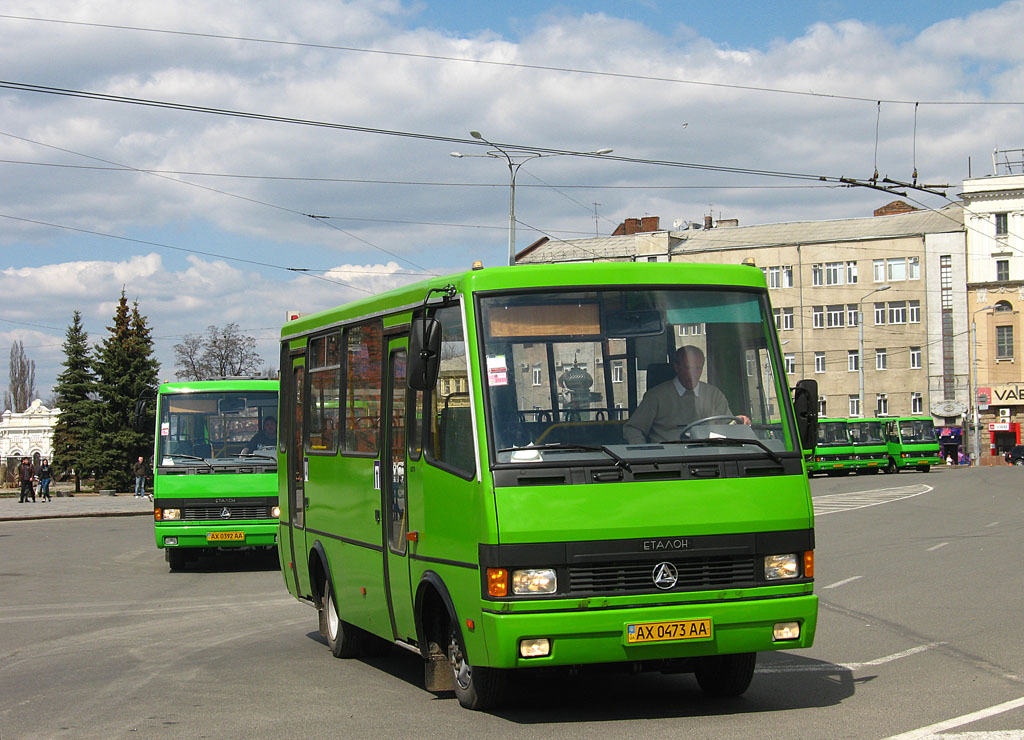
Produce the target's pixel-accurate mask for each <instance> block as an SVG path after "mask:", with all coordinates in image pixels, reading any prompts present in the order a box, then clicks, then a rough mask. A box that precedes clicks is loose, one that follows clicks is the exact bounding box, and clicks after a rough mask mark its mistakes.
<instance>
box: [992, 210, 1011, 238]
mask: <svg viewBox="0 0 1024 740" xmlns="http://www.w3.org/2000/svg"><path fill="white" fill-rule="evenodd" d="M1008 215H1009V214H1006V213H997V214H995V216H996V236H1006V235H1007V234H1009V233H1010V229H1009V219H1008V218H1007V216H1008Z"/></svg>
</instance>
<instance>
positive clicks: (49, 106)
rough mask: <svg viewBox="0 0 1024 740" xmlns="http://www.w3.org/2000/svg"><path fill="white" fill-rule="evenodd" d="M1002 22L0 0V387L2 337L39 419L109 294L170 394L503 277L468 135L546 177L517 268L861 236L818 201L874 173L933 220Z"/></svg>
mask: <svg viewBox="0 0 1024 740" xmlns="http://www.w3.org/2000/svg"><path fill="white" fill-rule="evenodd" d="M506 6H507V7H506ZM1022 26H1024V1H1021V0H1014V1H1013V2H1005V3H997V2H975V3H969V4H968V3H956V4H954V3H951V2H935V1H932V2H916V1H912V2H904V3H891V2H889V3H882V2H875V1H873V0H866V1H862V2H842V1H839V0H835V1H828V2H815V1H813V0H791V1H790V2H785V3H767V2H764V3H750V2H732V1H727V2H718V3H697V2H692V3H690V2H674V3H670V2H663V1H661V0H646V1H644V2H621V3H615V2H607V1H594V0H589V1H588V2H586V3H583V2H575V1H574V0H572V1H569V2H561V3H559V2H555V3H548V2H544V3H542V2H538V1H536V0H520V2H517V3H515V4H511V3H509V4H502V3H480V2H438V1H436V0H419V1H416V0H406V1H403V0H376V1H361V0H322V1H320V0H295V1H294V2H290V3H279V2H271V1H269V0H267V1H264V0H245V1H243V0H233V1H232V0H225V1H224V2H220V3H207V2H202V1H200V0H161V1H160V2H157V1H156V0H88V2H81V0H8V2H5V3H4V5H3V9H2V13H0V38H2V39H3V43H2V44H0V69H2V70H3V72H2V73H0V78H2V81H0V384H2V385H4V386H5V387H6V384H5V381H6V380H7V377H6V368H7V363H6V362H5V358H6V356H7V353H8V352H9V350H10V347H11V345H12V343H14V342H16V341H20V342H22V343H23V345H24V347H25V351H26V354H27V355H28V357H29V358H30V359H32V360H34V361H35V363H36V387H37V395H38V396H39V397H41V398H43V399H44V400H47V399H48V398H49V396H50V389H51V387H52V385H53V383H54V381H55V378H56V376H57V374H58V373H59V372H60V371H61V361H62V359H63V352H62V349H61V345H62V343H63V341H64V333H65V331H66V328H67V326H68V325H69V324H70V322H71V317H72V313H73V312H74V311H75V310H78V311H81V313H82V317H83V321H84V324H85V328H86V330H87V331H88V332H89V335H90V340H91V341H92V342H98V341H100V340H101V339H103V338H104V337H105V336H106V335H107V329H106V327H107V326H108V325H109V324H110V323H111V319H112V317H113V313H114V308H115V305H116V303H117V300H118V299H119V297H120V294H121V291H122V290H124V292H125V294H126V296H127V297H128V299H129V300H131V301H137V302H138V305H139V308H140V311H141V312H142V313H143V314H144V315H146V316H147V318H148V321H149V324H150V326H151V328H152V330H153V335H154V337H155V339H156V343H155V350H156V355H157V358H158V359H159V361H160V362H161V366H162V367H161V372H160V377H161V379H163V380H173V379H174V377H175V376H174V373H175V369H176V368H175V364H174V352H173V346H174V345H175V344H176V343H178V342H180V341H181V340H182V338H183V337H184V336H185V335H186V334H201V333H204V332H205V331H206V329H207V327H208V326H211V325H216V326H223V325H225V324H228V323H235V324H237V325H238V326H239V328H240V329H241V330H242V331H243V332H244V333H246V334H248V335H251V336H254V337H256V338H257V342H258V351H259V352H260V354H261V355H262V357H263V359H264V360H265V362H266V364H267V365H268V366H269V367H271V368H276V364H277V347H276V341H277V337H278V336H279V334H280V327H281V324H282V323H283V321H284V319H285V316H286V314H287V312H289V311H302V312H312V311H319V310H322V309H325V308H329V307H330V306H333V305H338V304H341V303H344V302H346V301H349V300H354V299H357V298H360V297H363V296H365V295H367V294H368V293H373V292H378V291H382V290H387V289H389V288H392V287H395V286H397V285H401V284H404V283H408V282H411V281H416V280H420V279H423V278H425V277H427V276H429V275H435V274H445V273H448V272H455V271H460V270H463V269H466V268H468V267H469V266H470V265H471V264H472V262H473V261H474V260H481V261H482V262H483V263H484V265H485V266H497V265H502V264H505V263H506V261H507V253H508V221H509V194H510V190H509V170H508V167H507V163H506V162H505V160H504V159H499V158H494V157H488V156H487V153H488V152H489V151H490V152H492V153H494V152H495V150H494V149H493V148H491V147H489V146H488V145H486V144H485V143H484V142H482V141H479V140H477V139H475V138H473V137H472V136H471V135H470V133H469V132H470V131H477V132H480V133H481V135H482V136H483V137H484V138H485V139H486V140H487V141H488V142H491V143H493V144H497V145H499V146H501V147H502V148H505V149H508V148H509V147H516V146H519V147H527V148H537V149H541V150H548V151H552V152H563V153H562V154H560V155H558V156H544V157H539V158H536V159H533V160H531V161H529V162H528V163H526V164H524V165H523V167H522V168H521V169H520V170H519V172H518V175H517V179H516V189H515V197H516V221H517V226H516V246H517V249H522V248H524V247H525V246H527V245H528V244H530V243H531V242H533V241H534V240H536V239H538V238H540V237H541V236H548V237H549V238H552V239H558V238H573V237H578V236H592V235H594V234H600V235H607V234H609V233H611V231H612V230H613V229H614V228H615V226H616V225H618V224H619V223H620V222H621V221H622V220H623V219H625V218H631V217H640V216H646V215H653V216H658V217H660V219H661V224H662V226H663V227H666V228H671V227H672V226H673V225H674V224H675V223H677V222H678V223H679V224H684V223H686V222H689V221H698V222H702V221H703V218H704V216H705V215H706V214H710V215H712V216H713V217H714V218H715V219H718V218H736V219H739V222H740V224H742V225H750V224H758V223H772V222H777V221H802V220H824V219H835V218H853V217H862V216H868V215H870V214H871V213H872V211H873V210H874V209H875V208H878V207H880V206H882V205H884V204H886V203H888V202H889V201H891V200H894V199H895V198H896V196H893V195H891V194H889V193H883V192H878V191H874V190H869V189H865V188H848V187H837V186H836V185H835V184H834V179H835V178H838V177H851V178H858V179H867V178H869V177H871V176H872V174H873V172H874V171H875V170H876V169H877V171H878V172H879V175H880V176H882V177H885V176H888V177H891V178H893V179H896V180H900V181H909V180H911V179H912V177H913V172H914V170H915V168H916V170H917V172H918V182H920V183H924V184H929V185H939V186H942V187H939V188H936V190H938V191H940V192H941V193H944V195H939V194H929V193H925V192H921V191H916V190H915V191H911V192H910V193H909V196H910V198H911V199H912V200H911V201H910V202H912V203H913V204H914V205H916V206H918V207H925V208H937V207H941V206H942V205H945V204H946V203H948V202H949V200H950V199H956V198H957V195H958V193H959V191H960V186H961V183H962V181H963V179H964V178H965V177H968V176H969V175H973V176H975V177H979V176H984V175H988V174H992V151H993V149H1013V148H1021V147H1024V126H1022V123H1024V95H1022V94H1021V93H1020V92H1019V91H1020V90H1021V89H1022V82H1024V47H1021V45H1020V44H1019V41H1018V38H1017V35H1018V33H1017V30H1016V29H1019V28H1020V27H1022ZM82 93H89V94H90V95H89V96H88V97H84V96H83V95H82ZM126 100H127V101H131V102H125V101H126ZM154 101H156V102H159V103H161V105H160V106H157V105H154V104H153V103H154ZM167 104H173V105H171V106H168V105H167ZM241 114H245V115H241ZM602 149H612V152H611V153H610V154H607V155H593V156H584V155H582V154H573V153H586V152H595V151H598V150H602ZM452 152H459V153H461V154H464V155H467V156H463V157H460V158H455V157H452V156H450V154H451V153H452ZM652 161H657V162H661V163H662V164H653V163H651V162H652ZM694 165H698V166H694ZM737 170H742V171H737ZM793 175H799V176H801V177H793ZM808 176H810V178H815V177H826V178H829V179H830V180H831V182H830V181H829V180H826V181H824V182H821V181H816V180H814V179H808Z"/></svg>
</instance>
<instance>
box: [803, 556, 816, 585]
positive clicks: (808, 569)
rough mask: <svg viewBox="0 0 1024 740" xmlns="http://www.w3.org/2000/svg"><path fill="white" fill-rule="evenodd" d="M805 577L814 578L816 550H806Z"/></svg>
mask: <svg viewBox="0 0 1024 740" xmlns="http://www.w3.org/2000/svg"><path fill="white" fill-rule="evenodd" d="M804 578H814V550H804Z"/></svg>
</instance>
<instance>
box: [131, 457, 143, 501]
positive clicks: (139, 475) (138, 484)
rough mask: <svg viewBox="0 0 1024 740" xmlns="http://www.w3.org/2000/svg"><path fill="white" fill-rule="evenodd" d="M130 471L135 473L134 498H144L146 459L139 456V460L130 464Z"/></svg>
mask: <svg viewBox="0 0 1024 740" xmlns="http://www.w3.org/2000/svg"><path fill="white" fill-rule="evenodd" d="M132 472H133V473H135V498H145V496H146V461H145V460H143V459H142V457H141V456H139V461H138V462H137V463H135V465H134V466H132Z"/></svg>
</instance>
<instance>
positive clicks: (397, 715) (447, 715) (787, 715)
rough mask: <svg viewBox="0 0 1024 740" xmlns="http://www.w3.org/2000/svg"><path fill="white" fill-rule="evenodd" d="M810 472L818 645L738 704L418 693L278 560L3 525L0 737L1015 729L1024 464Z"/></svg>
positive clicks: (657, 679) (1022, 722) (620, 681)
mask: <svg viewBox="0 0 1024 740" xmlns="http://www.w3.org/2000/svg"><path fill="white" fill-rule="evenodd" d="M812 486H813V489H814V492H815V507H816V510H817V512H818V519H817V540H818V543H817V551H816V561H817V562H816V571H817V572H816V576H817V592H818V594H819V596H820V598H821V613H820V617H819V626H818V634H817V642H816V644H815V646H814V647H813V648H811V649H810V650H806V651H802V652H789V653H775V654H770V655H763V656H762V657H761V659H760V660H759V663H758V673H757V675H756V676H755V678H754V682H753V684H752V685H751V688H750V689H749V691H748V692H747V693H746V694H745V695H744V696H743V697H741V698H739V699H733V700H722V701H708V700H707V699H706V698H705V697H704V696H703V694H702V693H701V692H700V690H699V689H698V688H697V686H696V683H695V681H694V680H693V679H692V677H690V676H663V675H660V674H643V675H638V676H632V675H624V674H620V673H589V672H588V673H582V674H580V675H575V676H569V675H566V674H564V673H551V674H541V675H535V674H529V675H524V676H522V677H521V678H520V680H518V681H517V682H516V684H515V686H514V687H513V690H512V693H511V695H510V697H509V698H510V701H509V704H508V706H507V707H506V708H505V709H503V710H501V711H499V712H493V713H477V712H468V711H466V710H463V709H461V708H460V707H459V705H458V702H457V701H455V699H454V698H450V697H447V696H441V697H438V696H435V695H433V694H430V693H427V692H426V691H424V690H423V689H422V688H421V686H422V683H421V679H422V668H421V664H420V661H419V659H418V658H417V657H416V656H414V655H412V654H410V653H407V652H405V651H402V650H398V649H396V650H395V651H394V654H393V655H392V656H390V657H388V658H382V659H372V660H366V661H344V660H336V659H334V658H333V657H331V655H330V652H329V651H328V650H327V647H326V645H325V644H324V643H323V641H322V640H321V638H320V637H319V635H318V634H317V632H316V615H315V612H314V611H313V610H312V609H311V608H309V607H308V606H305V605H302V604H299V603H298V602H296V601H294V600H293V599H292V598H291V597H290V596H289V595H288V594H287V592H286V591H285V589H284V585H283V582H282V579H281V576H280V574H279V573H278V571H277V569H276V565H274V566H268V565H267V564H266V563H265V562H264V563H259V562H251V561H249V560H246V559H244V558H225V559H220V560H216V561H207V562H205V563H203V564H202V565H201V567H200V569H198V570H189V571H188V572H184V573H169V572H168V570H167V566H166V563H165V562H164V560H163V557H162V553H161V552H160V551H158V550H157V549H156V548H155V547H154V545H153V539H152V523H151V522H150V521H149V520H148V518H147V517H142V516H132V517H104V518H80V519H53V520H39V521H9V522H0V740H24V739H29V738H63V737H66V738H76V739H77V738H243V737H244V738H275V739H282V740H285V739H290V738H319V737H345V738H380V737H389V738H390V737H395V738H399V737H413V736H416V737H417V738H470V737H472V738H480V737H490V738H661V737H665V738H731V737H757V738H786V739H792V738H891V737H899V738H900V740H909V738H911V737H913V738H924V737H945V738H953V737H959V738H963V737H971V738H977V739H979V740H980V739H981V738H997V737H998V738H1001V739H1002V740H1006V738H1024V730H1022V728H1024V618H1022V615H1024V573H1022V567H1024V537H1022V534H1024V471H1020V470H1018V469H1013V468H997V469H980V470H954V471H947V470H942V471H937V472H933V473H929V474H927V475H924V474H918V473H902V474H900V475H898V476H884V475H879V476H869V477H859V476H857V477H854V476H851V477H847V478H817V479H815V480H814V482H813V484H812ZM1007 703H1009V704H1007ZM908 733H909V734H908ZM965 733H969V734H965Z"/></svg>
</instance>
